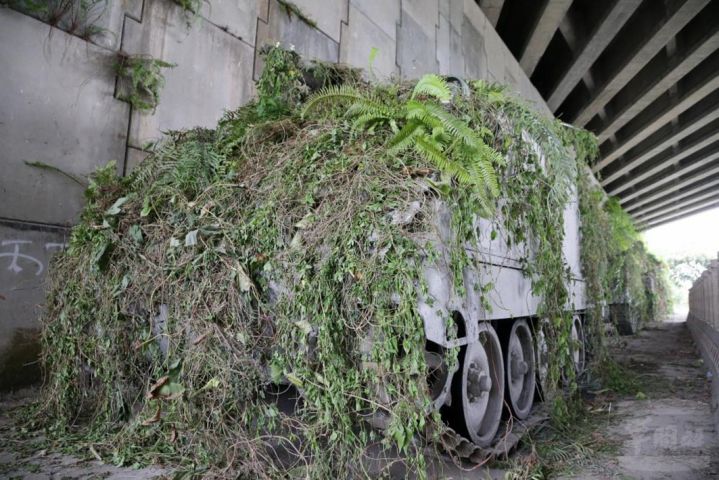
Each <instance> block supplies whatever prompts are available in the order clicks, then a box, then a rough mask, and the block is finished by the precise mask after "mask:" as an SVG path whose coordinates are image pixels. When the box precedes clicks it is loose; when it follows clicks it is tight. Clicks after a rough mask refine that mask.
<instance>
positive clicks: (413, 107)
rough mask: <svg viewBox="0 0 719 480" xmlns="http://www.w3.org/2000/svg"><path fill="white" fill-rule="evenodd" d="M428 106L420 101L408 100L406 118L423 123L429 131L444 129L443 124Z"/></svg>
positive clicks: (405, 107)
mask: <svg viewBox="0 0 719 480" xmlns="http://www.w3.org/2000/svg"><path fill="white" fill-rule="evenodd" d="M427 106H428V104H427V103H424V102H420V101H419V100H408V101H407V103H406V104H405V105H404V116H405V117H406V118H408V119H414V120H419V121H421V122H422V123H424V124H425V126H426V127H427V128H428V130H432V129H434V128H436V127H442V126H443V125H442V122H441V121H440V120H439V119H437V118H435V116H434V115H432V113H431V112H430V110H429V109H428V108H427Z"/></svg>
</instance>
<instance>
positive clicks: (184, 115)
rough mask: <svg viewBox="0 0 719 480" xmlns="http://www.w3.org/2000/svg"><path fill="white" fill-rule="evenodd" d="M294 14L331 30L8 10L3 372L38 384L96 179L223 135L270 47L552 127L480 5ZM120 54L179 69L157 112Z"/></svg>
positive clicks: (0, 260)
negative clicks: (466, 84) (64, 265)
mask: <svg viewBox="0 0 719 480" xmlns="http://www.w3.org/2000/svg"><path fill="white" fill-rule="evenodd" d="M294 3H295V4H296V5H297V6H298V7H299V8H300V9H301V10H302V12H303V13H304V14H305V15H306V16H307V17H309V18H311V19H312V20H313V21H314V23H316V26H317V28H313V27H311V26H309V25H308V24H307V23H305V22H304V21H303V20H301V19H299V18H297V17H296V16H292V15H289V14H288V13H287V11H286V10H285V9H284V8H283V6H282V5H281V4H280V3H279V2H278V1H277V0H209V2H205V4H204V5H203V9H202V11H201V13H200V15H199V16H197V17H188V16H187V15H186V14H185V13H184V12H183V11H182V10H181V9H180V8H179V7H178V6H177V5H176V4H175V3H173V2H172V1H171V0H106V1H105V2H104V3H100V4H99V5H98V6H97V7H96V11H94V12H93V15H89V18H92V19H93V21H94V25H96V26H98V27H101V29H102V30H101V32H100V34H98V35H94V36H91V37H90V38H89V40H88V39H83V38H80V37H79V36H77V35H79V34H81V32H79V31H77V30H76V31H73V32H70V33H68V32H67V31H64V30H62V28H65V27H66V25H65V24H63V23H62V22H61V23H60V24H59V25H58V27H59V28H56V27H50V26H49V25H47V24H45V23H42V21H40V20H38V19H36V18H33V17H30V16H28V15H25V14H23V13H19V12H17V11H14V10H11V9H8V8H4V7H1V6H0V370H2V369H3V368H4V369H5V371H8V372H16V371H24V370H23V368H22V367H19V366H18V365H24V364H26V363H28V360H27V359H28V358H32V357H33V355H35V354H36V349H35V346H33V341H32V339H33V338H34V337H35V335H36V331H37V328H38V322H37V312H38V306H39V305H41V304H42V301H43V279H44V276H45V273H46V272H47V268H48V260H49V257H50V256H51V255H52V254H53V253H54V252H56V251H58V250H59V249H61V248H62V246H63V245H64V244H65V243H66V241H67V235H68V228H69V227H70V226H71V225H72V224H73V223H74V222H75V221H76V220H77V218H78V214H79V212H80V210H81V208H82V204H83V197H82V191H83V186H82V183H83V179H84V178H85V177H87V175H89V174H90V173H91V172H92V171H93V170H95V169H96V168H97V167H98V166H101V165H105V164H107V163H108V162H109V161H115V162H116V163H117V169H118V172H119V173H120V174H125V173H127V172H129V171H130V170H131V169H132V168H133V166H134V165H136V164H137V163H138V162H140V161H142V159H143V158H144V157H145V156H146V155H147V149H148V146H149V145H151V144H152V143H153V142H154V141H156V140H158V139H160V138H161V136H162V132H163V131H166V130H170V129H181V128H188V127H194V126H206V127H211V126H213V125H215V123H216V121H217V120H218V119H219V117H220V116H221V115H222V113H223V111H224V110H225V109H234V108H236V107H238V106H240V105H242V104H244V103H246V102H247V101H248V100H249V99H251V98H252V96H253V94H254V84H253V78H257V76H258V73H259V71H260V70H261V61H260V59H259V58H258V55H257V51H258V49H259V47H261V46H263V45H265V44H272V43H275V42H281V43H282V44H284V45H285V46H289V45H294V47H295V48H296V50H297V51H298V52H299V53H301V54H302V55H303V56H305V57H306V58H315V59H321V60H327V61H332V62H338V61H339V62H343V63H347V64H350V65H354V66H357V67H360V68H364V69H367V70H368V72H367V76H368V77H370V78H374V79H377V80H385V79H388V78H390V77H403V78H413V77H418V76H421V75H422V74H424V73H428V72H436V73H441V74H445V75H454V76H461V77H470V78H484V79H488V80H492V81H499V82H502V83H506V84H509V85H510V87H511V88H513V89H514V90H515V91H517V92H519V93H520V94H521V95H522V96H524V97H525V98H526V99H527V100H528V101H529V102H532V103H534V104H535V105H536V106H537V108H538V109H539V110H540V111H542V112H545V113H547V114H549V110H548V109H547V107H546V105H545V104H544V102H543V101H542V99H541V97H540V95H539V94H538V93H537V91H536V90H535V89H534V87H533V86H532V84H531V82H530V81H529V79H528V78H527V77H526V75H525V74H524V73H523V71H522V69H521V68H520V67H519V65H518V63H517V62H516V61H515V60H514V58H513V57H512V55H511V53H510V52H509V50H508V49H507V48H506V47H505V45H504V44H503V43H502V41H501V39H500V38H499V36H498V35H497V34H496V32H495V31H494V29H493V28H492V26H491V24H490V23H489V22H488V21H487V19H486V18H485V16H484V14H483V13H482V12H481V10H480V9H479V7H478V6H477V5H476V3H475V2H474V1H473V0H322V1H320V0H295V1H294ZM66 23H67V22H66ZM66 30H67V28H66ZM373 49H376V56H375V59H374V61H373V63H372V65H370V53H371V52H372V50H373ZM119 51H124V52H127V53H130V54H146V55H151V56H153V57H156V58H161V59H162V60H165V61H168V62H172V63H175V64H176V65H177V66H176V67H175V68H173V69H170V70H166V71H165V78H166V86H165V88H164V89H163V90H162V92H161V97H160V104H159V106H158V107H157V108H156V109H155V111H153V112H140V111H137V110H135V109H133V108H131V107H130V105H128V104H126V103H124V102H122V101H120V100H118V99H117V98H116V84H117V81H116V80H117V79H116V76H115V73H114V65H115V63H116V61H117V54H118V52H119ZM27 162H42V163H44V164H47V165H52V166H54V167H56V168H58V169H60V170H61V171H62V172H64V173H61V172H58V171H53V170H48V169H40V168H37V167H33V166H29V165H28V164H27ZM65 174H67V175H65ZM77 180H79V181H77ZM17 345H25V347H23V348H21V349H20V350H22V351H23V352H25V354H23V355H24V356H23V355H20V354H19V353H18V349H17V348H15V346H17ZM26 347H27V348H26ZM29 370H32V369H29ZM29 370H28V371H29ZM18 379H21V380H22V379H24V380H28V381H29V380H32V379H33V376H32V375H31V374H29V373H28V374H27V375H22V376H20V377H16V378H10V377H4V378H3V377H2V376H0V389H2V388H4V387H9V386H12V385H13V384H14V383H15V382H16V381H17V380H18Z"/></svg>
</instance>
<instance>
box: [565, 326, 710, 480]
mask: <svg viewBox="0 0 719 480" xmlns="http://www.w3.org/2000/svg"><path fill="white" fill-rule="evenodd" d="M612 351H613V353H614V355H615V356H616V358H617V359H618V361H619V362H620V363H621V364H623V365H625V366H627V367H629V370H630V371H631V372H633V373H635V374H638V376H639V378H640V379H641V386H642V391H641V393H640V394H637V395H636V396H634V397H629V398H619V399H617V400H618V401H617V403H616V404H615V405H614V407H613V408H614V412H613V417H614V418H613V421H612V422H611V424H610V425H607V426H606V428H604V429H603V430H604V431H599V432H597V434H599V435H603V436H606V437H608V438H610V439H612V440H613V441H615V442H617V445H618V448H617V452H616V455H612V456H611V457H610V458H606V457H598V458H597V459H596V461H594V462H590V464H589V465H586V466H585V467H584V468H583V469H582V470H581V471H577V472H574V473H573V474H572V475H571V476H565V477H562V478H567V479H568V478H574V479H583V480H594V479H597V480H598V479H605V478H611V479H614V478H618V479H637V480H641V479H652V480H661V479H686V480H704V479H716V478H719V435H718V434H717V431H716V429H715V425H714V423H713V420H712V414H711V410H710V404H711V402H710V400H711V383H710V378H709V377H708V375H707V373H706V372H707V371H706V369H705V368H704V367H703V365H702V362H701V360H699V355H698V352H697V351H696V348H695V347H694V344H693V342H692V340H691V336H690V334H689V330H688V329H687V326H686V324H685V323H683V322H678V323H663V324H660V325H656V326H653V327H650V328H647V329H645V330H643V331H641V332H640V333H639V334H638V335H636V336H634V337H622V338H621V340H620V341H619V344H617V345H615V346H614V347H613V348H612Z"/></svg>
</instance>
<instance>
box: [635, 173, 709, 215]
mask: <svg viewBox="0 0 719 480" xmlns="http://www.w3.org/2000/svg"><path fill="white" fill-rule="evenodd" d="M717 185H719V178H717V179H715V180H712V181H710V182H707V183H702V184H701V185H698V186H696V187H691V188H690V189H689V190H687V191H685V192H682V193H680V194H678V195H672V196H671V197H670V198H667V199H665V200H662V201H660V202H657V203H654V204H652V205H648V206H646V207H644V208H640V209H639V210H636V211H635V212H634V213H631V215H632V216H633V217H643V216H645V215H646V214H647V213H650V212H653V211H655V210H657V209H658V208H661V207H664V206H666V205H671V204H673V203H675V202H676V201H678V200H681V199H687V200H692V199H694V200H698V199H699V197H698V195H697V194H699V192H704V191H705V190H707V189H709V188H711V189H712V190H711V192H708V193H716V192H717V190H716V188H715V187H716V186H717ZM700 195H701V194H700ZM625 211H626V212H627V213H629V212H630V210H629V209H625Z"/></svg>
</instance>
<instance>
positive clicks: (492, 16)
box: [479, 0, 504, 28]
mask: <svg viewBox="0 0 719 480" xmlns="http://www.w3.org/2000/svg"><path fill="white" fill-rule="evenodd" d="M479 7H480V8H481V9H482V11H483V12H484V16H485V17H487V20H489V23H491V24H492V26H493V27H494V28H497V22H498V21H499V15H500V14H501V13H502V7H504V0H480V2H479Z"/></svg>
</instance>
